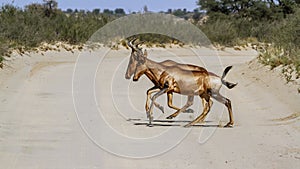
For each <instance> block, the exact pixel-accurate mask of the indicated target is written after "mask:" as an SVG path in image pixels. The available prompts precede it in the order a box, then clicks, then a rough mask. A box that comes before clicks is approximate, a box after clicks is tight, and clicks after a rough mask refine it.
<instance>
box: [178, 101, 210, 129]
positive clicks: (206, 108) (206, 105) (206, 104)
mask: <svg viewBox="0 0 300 169" xmlns="http://www.w3.org/2000/svg"><path fill="white" fill-rule="evenodd" d="M200 97H201V98H202V104H203V111H202V114H201V115H200V116H198V117H197V118H196V119H195V120H193V121H191V122H190V123H189V124H187V125H185V126H184V127H190V126H192V125H194V124H196V123H199V122H201V121H203V120H204V119H205V117H206V115H207V114H208V112H209V111H210V106H211V105H212V101H211V100H210V96H209V95H203V96H200Z"/></svg>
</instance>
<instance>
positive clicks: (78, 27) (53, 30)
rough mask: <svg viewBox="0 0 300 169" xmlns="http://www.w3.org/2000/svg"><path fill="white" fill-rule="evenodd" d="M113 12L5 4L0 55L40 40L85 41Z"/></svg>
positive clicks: (1, 14)
mask: <svg viewBox="0 0 300 169" xmlns="http://www.w3.org/2000/svg"><path fill="white" fill-rule="evenodd" d="M115 18H116V17H114V16H113V15H105V14H95V13H92V12H85V11H81V12H73V13H68V14H66V13H64V12H62V11H61V10H59V9H52V11H50V12H49V9H48V8H47V7H46V6H44V5H41V4H32V5H29V6H26V7H25V8H24V9H20V8H17V7H14V6H12V5H4V6H2V7H1V9H0V43H1V45H0V56H3V54H5V52H6V51H7V49H9V48H17V47H25V48H31V47H36V46H38V45H39V44H40V43H41V42H48V43H52V42H55V41H64V42H67V43H71V44H78V43H83V42H85V41H86V40H87V39H88V38H89V37H90V36H91V35H92V34H93V33H94V32H95V31H96V30H98V29H99V28H100V27H102V26H103V25H105V24H106V23H107V22H109V21H112V20H113V19H115Z"/></svg>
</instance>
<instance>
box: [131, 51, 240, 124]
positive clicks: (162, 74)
mask: <svg viewBox="0 0 300 169" xmlns="http://www.w3.org/2000/svg"><path fill="white" fill-rule="evenodd" d="M136 59H137V61H138V63H137V65H136V70H135V74H134V78H133V80H134V81H137V80H138V79H139V77H140V76H142V75H143V74H146V75H147V76H148V74H152V76H154V77H155V79H158V84H156V86H158V87H159V89H160V90H159V92H158V93H156V94H155V95H154V96H153V97H152V103H151V107H150V109H149V110H148V111H147V115H148V118H149V126H151V125H152V119H153V117H152V110H153V104H154V103H155V100H156V98H157V97H158V96H160V95H162V94H164V93H173V92H175V93H179V94H182V95H187V96H188V102H187V104H186V105H185V106H184V107H183V108H181V109H180V110H177V111H176V112H175V113H174V114H172V115H171V116H169V117H171V118H173V117H176V116H177V115H178V114H179V113H180V112H183V111H185V110H186V109H187V108H188V107H190V106H191V105H192V104H193V99H194V96H195V95H199V96H200V97H201V98H202V100H203V105H204V109H203V112H202V114H201V115H200V116H199V117H197V118H196V119H195V120H193V121H192V122H190V123H189V124H187V125H186V127H188V126H191V125H194V124H195V123H198V122H201V121H203V120H204V119H205V117H206V115H207V114H208V112H209V110H210V107H211V105H212V101H211V100H210V97H213V98H215V99H216V100H217V101H219V102H221V103H223V104H225V105H226V106H227V108H228V112H229V119H230V121H229V122H228V123H227V124H226V125H225V127H231V126H233V123H234V122H233V116H232V108H231V102H230V100H229V99H227V98H225V97H223V96H222V95H221V94H220V93H219V90H220V87H221V85H222V83H223V84H225V85H226V86H227V87H228V88H233V87H234V86H235V85H236V84H232V83H229V82H227V81H225V80H224V77H225V76H226V74H227V73H228V71H229V70H230V69H231V66H229V67H227V68H226V69H225V70H224V72H223V75H222V78H219V80H217V78H215V79H213V78H212V77H210V75H209V73H208V72H207V71H206V70H205V69H204V68H202V69H201V70H192V71H191V70H185V69H181V68H179V67H178V66H176V65H175V66H165V65H163V64H160V63H157V62H155V61H152V60H150V59H148V58H146V57H145V56H144V55H143V53H142V52H141V53H139V55H137V58H136ZM211 80H212V81H211Z"/></svg>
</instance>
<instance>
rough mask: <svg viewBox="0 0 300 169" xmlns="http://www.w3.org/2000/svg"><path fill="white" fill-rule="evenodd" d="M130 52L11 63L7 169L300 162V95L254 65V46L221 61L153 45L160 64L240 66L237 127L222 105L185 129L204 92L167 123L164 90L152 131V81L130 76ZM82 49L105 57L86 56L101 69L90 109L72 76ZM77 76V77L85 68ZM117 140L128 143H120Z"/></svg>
mask: <svg viewBox="0 0 300 169" xmlns="http://www.w3.org/2000/svg"><path fill="white" fill-rule="evenodd" d="M105 52H107V53H105ZM129 53H130V51H129V50H124V49H121V50H118V51H108V49H105V48H102V49H98V50H96V51H92V52H83V53H81V54H80V53H79V52H75V53H74V54H72V53H68V52H64V51H61V52H47V53H45V55H44V56H42V55H40V54H30V56H23V57H21V58H17V59H15V60H13V61H10V62H8V63H7V64H8V65H9V66H8V67H6V69H5V70H1V72H0V79H1V85H0V87H1V88H0V168H5V169H19V168H20V169H98V168H99V169H115V168H124V169H125V168H128V169H134V168H144V169H147V168H149V169H154V168H157V169H158V168H160V169H175V168H178V169H182V168H185V169H196V168H197V169H199V168H214V169H215V168H249V169H252V168H262V169H265V168H298V167H299V166H300V117H299V116H300V104H299V101H300V95H299V94H298V93H297V90H296V87H295V86H293V85H286V83H285V81H284V80H282V78H280V77H279V76H278V73H276V72H274V71H273V72H272V71H269V70H267V69H266V68H265V67H262V66H260V65H259V64H258V63H256V61H252V62H250V63H249V61H250V60H253V59H254V58H255V57H256V52H255V51H252V50H247V51H233V50H230V49H228V50H226V51H223V52H220V53H219V55H220V57H214V56H215V53H214V52H213V51H211V50H210V49H204V48H195V49H193V50H191V49H182V48H169V49H157V48H156V49H149V50H148V53H149V57H150V58H152V59H153V60H165V59H170V58H172V59H174V60H178V61H180V60H181V61H183V62H185V63H187V62H188V63H194V64H199V65H206V66H207V67H208V68H209V70H210V71H213V72H215V73H217V74H221V73H222V70H223V67H221V66H220V64H223V65H224V66H227V65H233V66H234V67H233V69H232V70H231V71H230V72H229V74H228V77H227V79H228V80H229V81H231V82H238V86H237V87H236V88H234V89H232V90H228V89H226V88H225V87H223V88H222V90H221V93H223V94H225V95H226V96H227V97H229V98H230V99H231V101H232V104H233V111H234V118H235V126H234V128H222V127H218V126H219V124H221V125H224V124H226V123H227V122H228V113H227V110H226V109H223V106H222V105H221V104H219V103H217V102H216V101H215V102H214V106H213V107H214V108H213V109H212V110H211V112H210V116H209V117H208V118H207V119H206V122H205V123H203V124H199V125H197V126H194V127H192V128H183V127H182V126H183V125H185V124H187V122H188V121H190V120H191V119H193V118H195V117H196V116H197V115H199V112H200V111H201V108H202V106H201V104H200V99H199V98H196V99H195V104H194V105H193V107H192V108H193V110H195V113H194V114H187V113H186V114H181V115H180V116H179V117H178V118H177V119H174V120H165V117H166V116H167V115H170V113H172V112H173V110H171V109H169V108H167V106H166V103H165V102H166V101H165V99H166V97H165V96H163V97H162V98H160V99H159V102H160V103H161V104H164V105H165V110H166V113H165V114H161V113H160V112H159V110H157V109H155V112H154V115H155V119H156V121H155V122H154V127H152V128H149V127H146V123H147V120H146V115H145V112H144V103H145V99H146V94H145V91H146V89H148V88H150V87H152V84H151V83H150V82H149V80H148V79H147V78H145V77H143V78H142V79H141V80H140V81H139V82H137V83H133V82H131V81H129V80H125V78H124V73H125V69H126V66H127V63H128V56H129ZM79 54H80V59H84V57H86V58H87V59H89V58H98V61H99V60H100V56H101V55H105V58H103V59H102V60H101V62H99V63H92V62H86V63H83V62H81V64H82V66H83V67H82V68H84V70H87V71H88V70H89V69H93V66H96V68H97V69H96V70H94V73H95V74H93V79H94V81H93V82H94V83H93V84H91V86H92V87H94V89H93V90H94V95H93V96H90V95H88V92H87V93H86V94H87V95H88V96H87V98H91V99H92V100H93V102H91V105H85V104H83V105H81V102H80V100H78V98H79V97H80V98H84V97H85V93H81V94H82V97H81V95H80V93H77V89H78V88H76V87H79V88H80V85H78V84H81V83H82V81H85V80H86V81H88V80H89V79H88V78H89V76H90V75H86V79H77V80H79V81H76V79H75V80H74V79H73V72H74V68H75V63H76V61H77V57H78V55H79ZM196 54H197V55H198V56H200V58H201V59H198V57H195V55H196ZM219 58H220V60H219ZM79 61H80V60H79ZM91 61H93V60H91ZM246 62H247V63H246ZM90 63H91V64H94V65H89V64H90ZM78 65H80V64H78V63H77V68H78ZM92 72H93V70H92ZM75 73H77V74H76V75H75V76H74V77H76V76H77V75H78V69H75ZM78 77H85V74H83V75H81V76H78ZM77 82H78V83H77ZM74 83H75V84H74ZM72 86H73V90H72ZM78 90H79V89H78ZM87 90H88V89H87ZM74 91H75V93H74ZM81 92H82V91H81ZM74 97H75V99H74ZM80 98H79V99H80ZM73 99H74V100H73ZM73 101H74V102H75V108H76V111H75V109H74V104H73ZM185 101H186V97H180V96H178V95H176V96H175V101H174V103H175V104H176V105H180V104H184V102H185ZM92 107H97V108H98V114H97V113H94V114H93V112H92V110H91V111H90V109H91V108H92ZM101 120H102V121H101ZM112 133H114V134H112ZM116 133H117V134H116ZM119 136H120V138H122V139H116V138H118V137H119ZM127 139H130V141H128V140H127ZM143 143H145V144H143Z"/></svg>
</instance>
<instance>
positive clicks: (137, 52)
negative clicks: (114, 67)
mask: <svg viewBox="0 0 300 169" xmlns="http://www.w3.org/2000/svg"><path fill="white" fill-rule="evenodd" d="M134 41H136V39H134V40H132V41H129V42H128V46H129V47H130V48H131V55H130V60H129V63H128V67H127V70H126V73H125V78H126V79H130V77H131V76H132V75H133V73H134V71H135V69H136V65H137V63H138V58H139V57H138V56H143V57H147V53H146V51H145V52H143V51H142V49H140V48H139V47H138V45H139V44H135V45H134V44H133V43H134ZM159 64H162V65H164V66H177V67H179V68H181V69H185V70H190V71H193V70H195V71H206V69H204V68H203V67H199V66H195V65H191V64H180V63H177V62H175V61H172V60H165V61H163V62H159ZM208 74H209V79H210V82H212V83H211V86H212V88H213V89H214V90H216V91H219V90H220V88H221V87H222V83H224V84H225V85H226V86H227V87H228V88H230V89H231V88H233V87H234V86H235V85H236V84H233V83H230V82H227V81H226V80H224V79H223V78H222V79H221V78H220V77H219V76H217V75H216V74H214V73H212V72H208ZM146 76H147V77H148V78H149V79H150V80H151V81H152V82H153V84H154V86H153V87H152V88H150V89H148V90H147V100H146V105H145V109H146V111H149V103H150V98H151V94H152V93H155V92H158V91H159V90H160V88H159V85H158V80H159V79H157V78H156V77H155V76H154V75H153V74H152V73H151V72H147V74H146ZM192 97H194V96H192ZM167 99H168V101H167V102H168V106H169V107H170V108H172V109H175V110H176V111H177V112H178V111H179V110H181V109H180V108H178V107H176V106H174V105H173V92H168V93H167ZM192 99H193V98H188V101H187V103H186V105H185V106H187V105H188V104H190V101H189V100H192ZM153 103H154V105H155V106H156V107H158V108H159V109H160V110H161V111H162V112H164V109H163V106H161V105H159V104H158V103H157V102H153ZM185 106H184V107H185ZM185 111H186V112H192V111H193V110H192V109H187V110H185ZM176 114H178V113H174V114H172V115H170V116H168V117H167V118H168V119H171V118H174V117H175V116H176Z"/></svg>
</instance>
